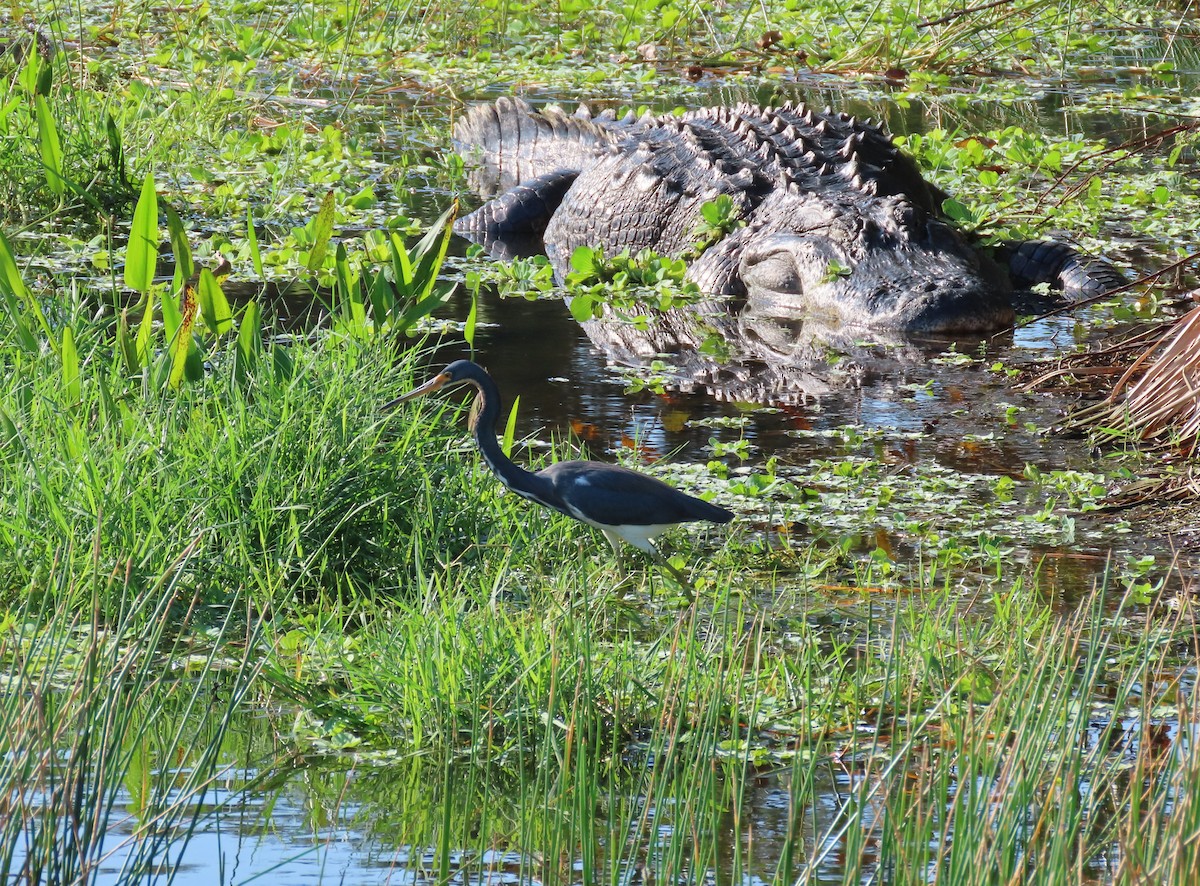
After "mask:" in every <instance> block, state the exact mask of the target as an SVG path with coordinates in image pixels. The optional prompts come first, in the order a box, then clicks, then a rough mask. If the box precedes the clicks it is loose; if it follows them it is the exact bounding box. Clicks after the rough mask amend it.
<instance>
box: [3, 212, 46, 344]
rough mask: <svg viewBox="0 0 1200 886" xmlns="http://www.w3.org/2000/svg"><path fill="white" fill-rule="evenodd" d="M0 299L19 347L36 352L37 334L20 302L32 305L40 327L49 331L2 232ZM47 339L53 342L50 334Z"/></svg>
mask: <svg viewBox="0 0 1200 886" xmlns="http://www.w3.org/2000/svg"><path fill="white" fill-rule="evenodd" d="M0 299H2V300H4V307H5V312H6V313H7V315H8V319H10V321H11V322H12V331H13V334H14V335H16V336H17V342H18V343H19V345H20V347H22V348H23V349H25V351H30V352H35V353H36V352H37V336H35V335H34V331H32V330H31V329H30V328H29V324H28V323H25V313H24V310H23V307H22V303H25V304H31V305H34V307H35V309H36V310H37V313H38V316H40V319H41V322H42V327H43V328H44V329H47V333H49V328H48V325H47V323H46V317H44V316H43V315H41V309H40V307H37V301H36V300H34V299H31V298H30V295H29V289H28V288H26V287H25V281H24V280H22V276H20V269H19V268H17V259H16V258H14V257H13V255H12V249H11V247H10V246H8V240H6V239H5V237H4V234H2V233H0ZM49 340H50V341H52V342H53V341H54V337H53V336H50V337H49Z"/></svg>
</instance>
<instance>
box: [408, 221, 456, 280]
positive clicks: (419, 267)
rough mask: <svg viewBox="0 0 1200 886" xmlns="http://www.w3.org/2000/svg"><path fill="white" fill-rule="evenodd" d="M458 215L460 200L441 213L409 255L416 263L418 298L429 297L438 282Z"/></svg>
mask: <svg viewBox="0 0 1200 886" xmlns="http://www.w3.org/2000/svg"><path fill="white" fill-rule="evenodd" d="M456 215H458V201H457V200H455V201H454V202H453V203H452V204H450V208H449V209H447V210H446V211H445V212H443V213H442V214H441V217H439V218H438V220H437V221H436V222H434V223H433V225H432V226H431V227H430V228H429V230H428V231H426V232H425V236H424V237H422V238H421V239H420V241H419V242H418V243H417V245H416V246H414V247H413V248H412V252H411V253H410V255H409V257H410V259H411V260H412V262H413V263H414V265H415V267H414V269H413V285H414V287H415V289H416V292H415V295H416V297H417V298H418V299H423V298H426V297H428V295H429V294H430V292H432V291H433V284H434V283H436V282H437V275H438V272H439V271H441V269H442V262H444V261H445V260H446V251H447V250H448V249H449V248H450V235H451V234H452V233H453V232H454V230H453V223H454V217H455V216H456Z"/></svg>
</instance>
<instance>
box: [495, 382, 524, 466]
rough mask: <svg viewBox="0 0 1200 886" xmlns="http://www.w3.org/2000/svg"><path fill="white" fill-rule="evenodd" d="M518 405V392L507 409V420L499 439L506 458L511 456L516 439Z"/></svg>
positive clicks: (519, 399) (519, 403)
mask: <svg viewBox="0 0 1200 886" xmlns="http://www.w3.org/2000/svg"><path fill="white" fill-rule="evenodd" d="M520 407H521V397H520V395H519V394H518V395H517V397H516V398H515V399H514V400H513V405H512V409H510V410H508V421H507V422H505V423H504V437H503V438H502V439H501V441H500V447H501V448H502V449H503V450H504V454H505V455H506V456H507V457H508V458H512V450H513V444H514V443H515V442H516V439H517V412H518V411H519V410H520Z"/></svg>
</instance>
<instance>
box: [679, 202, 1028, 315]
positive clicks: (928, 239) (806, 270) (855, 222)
mask: <svg viewBox="0 0 1200 886" xmlns="http://www.w3.org/2000/svg"><path fill="white" fill-rule="evenodd" d="M839 202H840V201H838V200H831V199H830V198H829V196H828V195H825V196H823V197H822V198H821V199H813V198H811V197H810V196H808V195H805V194H796V193H787V192H779V193H777V194H773V195H771V196H770V197H768V198H767V200H766V201H764V203H763V205H762V206H761V207H760V209H759V212H758V214H757V217H756V219H755V221H754V223H752V225H750V226H749V227H746V228H743V229H741V230H739V231H738V232H736V234H734V235H733V236H732V237H730V238H729V240H730V241H731V242H729V243H728V244H723V245H724V246H726V249H722V250H721V251H722V252H727V254H728V255H729V256H737V259H736V262H737V274H738V277H739V278H740V282H741V288H742V289H743V290H744V292H745V297H746V299H747V301H748V302H749V303H750V304H751V305H760V306H769V305H771V304H778V305H787V306H789V307H790V308H792V309H797V308H799V309H802V310H803V311H805V312H806V313H808V314H809V315H811V316H813V317H814V318H820V320H821V321H822V322H823V323H824V324H826V325H829V326H833V325H835V324H836V325H843V326H847V327H862V328H864V329H890V330H895V331H898V332H904V333H910V334H942V333H967V332H981V331H989V330H994V329H998V328H1001V327H1004V326H1007V325H1010V324H1011V323H1012V321H1013V309H1012V306H1011V302H1010V298H1009V292H1010V290H1009V287H1008V284H1007V281H1006V278H1005V275H1004V272H1003V271H1002V270H1001V269H1000V268H999V267H998V266H997V265H995V264H994V263H993V262H992V261H991V260H990V259H989V258H987V257H986V255H984V254H983V253H981V252H980V251H979V250H977V249H975V248H973V247H972V246H971V245H970V244H969V243H968V242H967V241H966V239H965V238H964V237H963V235H962V234H960V233H959V232H958V231H957V230H955V229H954V228H952V227H951V226H950V225H948V224H946V223H945V222H942V221H940V220H938V219H936V218H933V217H931V216H930V215H928V214H927V213H926V212H924V211H923V210H921V209H919V208H917V207H915V206H914V205H913V204H912V203H911V202H910V201H909V200H907V199H906V198H904V197H899V196H895V197H866V196H864V197H863V198H862V199H861V200H858V201H855V205H853V206H846V207H839V206H838V203H839ZM728 250H732V251H731V252H730V251H728ZM702 261H703V260H702ZM718 261H719V259H718ZM700 270H701V271H703V267H701V268H700Z"/></svg>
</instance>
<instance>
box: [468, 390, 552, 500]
mask: <svg viewBox="0 0 1200 886" xmlns="http://www.w3.org/2000/svg"><path fill="white" fill-rule="evenodd" d="M492 387H493V389H492V390H490V391H485V390H484V389H483V388H482V386H481V387H480V394H481V399H482V401H483V402H482V403H481V404H479V409H478V411H476V412H475V414H474V415H473V416H472V421H471V432H472V433H473V434H474V436H475V443H476V444H477V445H478V446H479V452H480V454H481V455H482V456H483V460H484V461H486V462H487V464H488V467H489V468H491V469H492V470H493V471H494V472H495V473H496V476H497V477H499V478H500V482H502V483H503V484H504V485H505V486H507V487H508V488H509V489H512V490H513V491H515V492H537V493H542V494H543V495H544V494H545V490H543V489H542V487H543V486H548V485H549V484H548V483H547V482H546V481H545V480H544V479H542V478H541V477H539V476H537V474H533V473H530V472H529V471H527V470H525V469H524V468H522V467H521V466H520V465H517V464H515V463H513V462H512V461H511V460H510V459H509V458H508V456H507V455H505V454H504V450H503V449H501V448H500V443H499V441H497V440H496V419H497V417H498V416H499V414H500V395H499V393H498V391H496V390H495V388H494V386H492Z"/></svg>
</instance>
